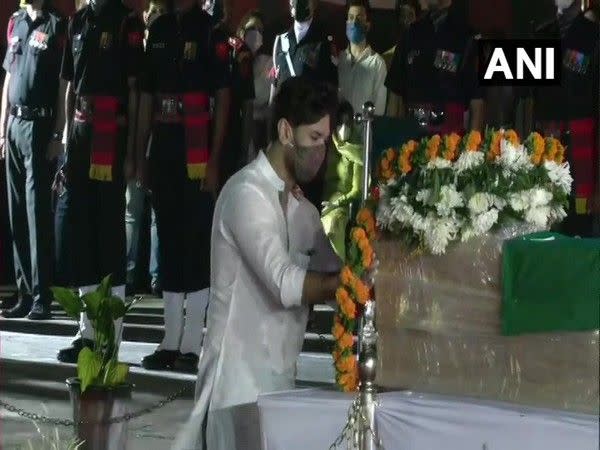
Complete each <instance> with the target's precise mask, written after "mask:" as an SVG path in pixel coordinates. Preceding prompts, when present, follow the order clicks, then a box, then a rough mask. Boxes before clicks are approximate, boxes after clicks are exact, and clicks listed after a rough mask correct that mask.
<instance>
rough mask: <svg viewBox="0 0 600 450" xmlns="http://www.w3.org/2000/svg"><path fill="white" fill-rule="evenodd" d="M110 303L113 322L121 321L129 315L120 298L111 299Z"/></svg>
mask: <svg viewBox="0 0 600 450" xmlns="http://www.w3.org/2000/svg"><path fill="white" fill-rule="evenodd" d="M108 303H109V307H110V311H111V315H112V318H113V320H116V319H120V318H121V317H123V316H125V314H126V313H127V307H126V306H125V303H123V300H121V299H120V298H119V297H110V298H109V299H108Z"/></svg>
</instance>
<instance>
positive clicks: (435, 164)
mask: <svg viewBox="0 0 600 450" xmlns="http://www.w3.org/2000/svg"><path fill="white" fill-rule="evenodd" d="M450 167H452V162H451V161H448V160H447V159H445V158H440V157H437V158H435V159H434V160H433V161H429V162H428V163H427V170H433V169H449V168H450Z"/></svg>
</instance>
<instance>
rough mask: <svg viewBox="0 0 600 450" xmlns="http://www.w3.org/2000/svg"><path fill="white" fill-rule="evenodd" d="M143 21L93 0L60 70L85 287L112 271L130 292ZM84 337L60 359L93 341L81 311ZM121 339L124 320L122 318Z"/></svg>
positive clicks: (77, 257) (117, 290)
mask: <svg viewBox="0 0 600 450" xmlns="http://www.w3.org/2000/svg"><path fill="white" fill-rule="evenodd" d="M143 39H144V24H143V22H142V20H141V19H140V18H139V16H138V15H137V14H135V13H132V12H131V11H130V10H129V9H127V8H126V7H125V6H124V5H123V4H122V3H121V2H120V0H90V1H89V4H88V5H87V6H85V7H83V8H82V9H80V10H79V11H77V13H75V15H74V16H73V17H72V18H71V20H70V22H69V28H68V33H67V43H66V45H65V52H64V56H63V64H62V77H63V78H64V79H65V80H67V81H68V82H69V85H68V87H67V94H66V104H67V106H66V109H67V134H68V139H67V148H66V151H67V163H66V169H65V175H66V186H67V191H68V205H67V220H68V221H69V226H70V232H71V236H70V241H71V242H70V244H71V245H70V249H71V253H72V257H73V261H74V264H73V265H72V269H73V273H72V276H73V278H74V280H73V281H74V284H75V286H77V287H78V288H79V291H80V293H81V294H85V293H87V292H90V291H92V290H95V289H96V287H97V284H98V283H99V281H100V280H101V279H102V278H103V277H104V276H106V275H108V274H112V283H113V286H114V287H113V294H114V295H116V296H117V297H120V298H124V297H125V270H126V263H125V253H126V240H125V227H124V223H125V186H126V182H127V180H128V179H130V178H132V177H133V176H135V159H136V158H135V148H134V138H135V132H134V131H135V130H134V128H135V121H136V117H137V100H138V98H137V94H136V78H137V71H138V68H139V67H140V64H141V61H142V60H143ZM80 328H81V334H82V335H81V336H78V337H77V338H76V340H75V341H74V342H73V345H72V346H71V347H68V348H66V349H63V350H61V351H60V352H59V354H58V359H59V360H60V361H64V362H74V361H76V360H77V356H78V354H79V351H80V350H81V348H82V347H83V346H89V345H91V344H92V339H93V330H92V329H91V327H90V323H89V321H88V320H87V317H86V316H85V314H83V317H82V320H81V324H80ZM116 330H117V339H119V338H120V331H121V323H117V327H116Z"/></svg>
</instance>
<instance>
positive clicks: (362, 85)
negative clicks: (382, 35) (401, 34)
mask: <svg viewBox="0 0 600 450" xmlns="http://www.w3.org/2000/svg"><path fill="white" fill-rule="evenodd" d="M370 12H371V9H370V6H369V2H368V0H350V1H349V2H348V13H347V21H346V37H347V38H348V42H349V45H348V48H346V49H345V50H344V51H343V52H342V53H341V54H340V58H339V63H338V74H339V84H340V96H341V97H342V98H344V99H346V100H348V101H349V102H350V104H351V105H352V108H354V111H357V112H360V111H362V108H363V105H364V104H365V103H366V102H368V101H370V102H373V104H374V105H375V114H376V115H380V116H381V115H383V114H384V113H385V106H386V98H387V89H386V87H385V78H386V76H387V69H386V66H385V61H384V59H383V57H382V56H381V55H380V54H378V53H376V52H375V51H373V49H372V48H371V47H370V46H369V44H368V42H367V33H368V32H369V29H370V27H371V23H370V21H369V20H370Z"/></svg>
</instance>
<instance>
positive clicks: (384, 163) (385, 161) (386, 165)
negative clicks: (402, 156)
mask: <svg viewBox="0 0 600 450" xmlns="http://www.w3.org/2000/svg"><path fill="white" fill-rule="evenodd" d="M381 168H382V169H383V170H384V171H385V170H389V168H390V161H389V160H388V159H382V160H381Z"/></svg>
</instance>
